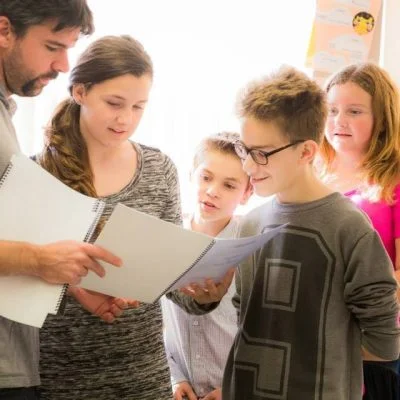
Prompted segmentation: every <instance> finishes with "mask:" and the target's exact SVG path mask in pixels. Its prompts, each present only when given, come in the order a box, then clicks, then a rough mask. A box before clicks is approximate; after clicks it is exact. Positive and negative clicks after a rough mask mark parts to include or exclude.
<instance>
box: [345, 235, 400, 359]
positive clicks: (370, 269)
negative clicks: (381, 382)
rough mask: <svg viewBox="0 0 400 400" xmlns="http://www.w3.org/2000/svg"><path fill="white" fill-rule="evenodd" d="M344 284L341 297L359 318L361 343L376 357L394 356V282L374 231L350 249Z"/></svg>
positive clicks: (396, 334)
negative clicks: (342, 296)
mask: <svg viewBox="0 0 400 400" xmlns="http://www.w3.org/2000/svg"><path fill="white" fill-rule="evenodd" d="M365 260H368V262H366V261H365ZM344 284H345V287H344V299H345V302H346V305H347V307H348V308H349V309H350V311H351V312H352V313H353V315H354V316H355V317H356V318H357V319H358V321H359V326H360V329H361V332H362V345H363V347H365V348H366V349H367V350H368V351H369V352H370V353H372V354H374V355H376V356H378V357H380V358H383V359H386V360H395V359H398V357H399V345H400V341H399V328H398V323H397V321H398V317H397V316H398V313H399V308H398V303H397V298H396V289H397V283H396V280H395V279H394V276H393V271H392V269H391V262H390V260H389V257H388V255H387V254H386V252H385V250H384V249H383V246H382V244H381V241H380V239H379V237H378V235H377V234H376V232H375V231H371V232H368V233H366V234H364V235H363V236H362V237H361V238H360V239H359V240H358V241H357V243H356V245H355V247H354V248H353V249H352V251H351V254H350V259H349V260H348V263H347V268H346V271H345V274H344Z"/></svg>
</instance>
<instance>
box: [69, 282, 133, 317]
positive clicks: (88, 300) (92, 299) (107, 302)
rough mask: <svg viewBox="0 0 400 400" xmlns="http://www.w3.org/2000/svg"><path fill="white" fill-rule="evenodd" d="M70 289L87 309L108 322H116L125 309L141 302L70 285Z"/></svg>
mask: <svg viewBox="0 0 400 400" xmlns="http://www.w3.org/2000/svg"><path fill="white" fill-rule="evenodd" d="M68 291H69V293H70V294H71V295H72V296H74V297H75V299H76V300H77V301H78V302H79V303H80V304H81V306H82V307H83V308H84V309H85V310H87V311H89V312H90V313H92V314H93V315H97V316H98V317H99V318H101V319H102V320H103V321H105V322H108V323H112V322H114V320H115V318H117V317H119V316H120V315H121V314H122V313H123V311H124V310H125V309H127V308H129V307H132V308H136V307H138V306H139V302H138V301H136V300H127V299H121V298H117V297H112V296H108V295H106V294H102V293H98V292H93V291H91V290H86V289H82V288H78V287H70V288H69V289H68Z"/></svg>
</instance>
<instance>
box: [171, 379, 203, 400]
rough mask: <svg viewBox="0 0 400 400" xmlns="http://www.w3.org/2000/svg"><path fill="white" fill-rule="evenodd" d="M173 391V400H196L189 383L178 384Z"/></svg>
mask: <svg viewBox="0 0 400 400" xmlns="http://www.w3.org/2000/svg"><path fill="white" fill-rule="evenodd" d="M173 391H174V400H184V399H188V400H197V396H196V395H195V393H194V391H193V389H192V386H190V384H189V382H186V381H185V382H179V383H177V384H176V385H174V387H173Z"/></svg>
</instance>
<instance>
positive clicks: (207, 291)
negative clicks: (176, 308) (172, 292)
mask: <svg viewBox="0 0 400 400" xmlns="http://www.w3.org/2000/svg"><path fill="white" fill-rule="evenodd" d="M234 275H235V268H231V269H230V270H229V271H228V272H227V273H226V274H225V276H224V277H223V278H222V280H221V282H219V283H215V282H214V281H213V280H211V279H207V280H206V281H205V287H203V288H202V287H200V285H198V284H197V283H193V284H191V285H189V286H187V287H185V288H182V289H181V291H182V292H183V293H185V294H187V295H188V296H191V297H193V298H194V299H195V300H196V301H197V303H199V304H209V303H215V302H217V301H221V299H222V298H223V297H224V295H225V293H226V292H227V291H228V289H229V286H230V284H231V282H232V279H233V276H234Z"/></svg>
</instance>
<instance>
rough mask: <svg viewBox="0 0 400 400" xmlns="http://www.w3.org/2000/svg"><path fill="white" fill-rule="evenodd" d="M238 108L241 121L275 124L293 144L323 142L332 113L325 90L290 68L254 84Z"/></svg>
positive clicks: (240, 98)
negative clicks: (247, 118)
mask: <svg viewBox="0 0 400 400" xmlns="http://www.w3.org/2000/svg"><path fill="white" fill-rule="evenodd" d="M237 109H238V114H239V116H240V117H241V118H246V117H253V118H255V119H257V120H259V121H261V122H274V123H275V124H277V126H278V128H279V129H280V130H281V131H282V132H283V133H284V134H286V135H287V137H288V139H289V141H291V142H292V141H294V140H314V141H315V142H317V143H321V141H322V138H323V135H324V128H325V123H326V118H327V114H328V111H327V104H326V95H325V93H324V91H323V89H322V88H320V87H319V86H318V84H317V83H316V82H315V81H313V80H312V79H310V78H309V77H308V76H307V75H306V74H304V73H303V72H300V71H298V70H296V69H295V68H292V67H288V66H284V67H281V68H280V69H279V70H278V71H276V72H274V73H271V74H270V75H268V76H266V77H264V78H263V79H261V80H259V81H255V82H252V83H250V85H248V86H247V88H246V89H245V90H244V91H243V93H242V95H241V96H240V97H239V101H238V104H237Z"/></svg>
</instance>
